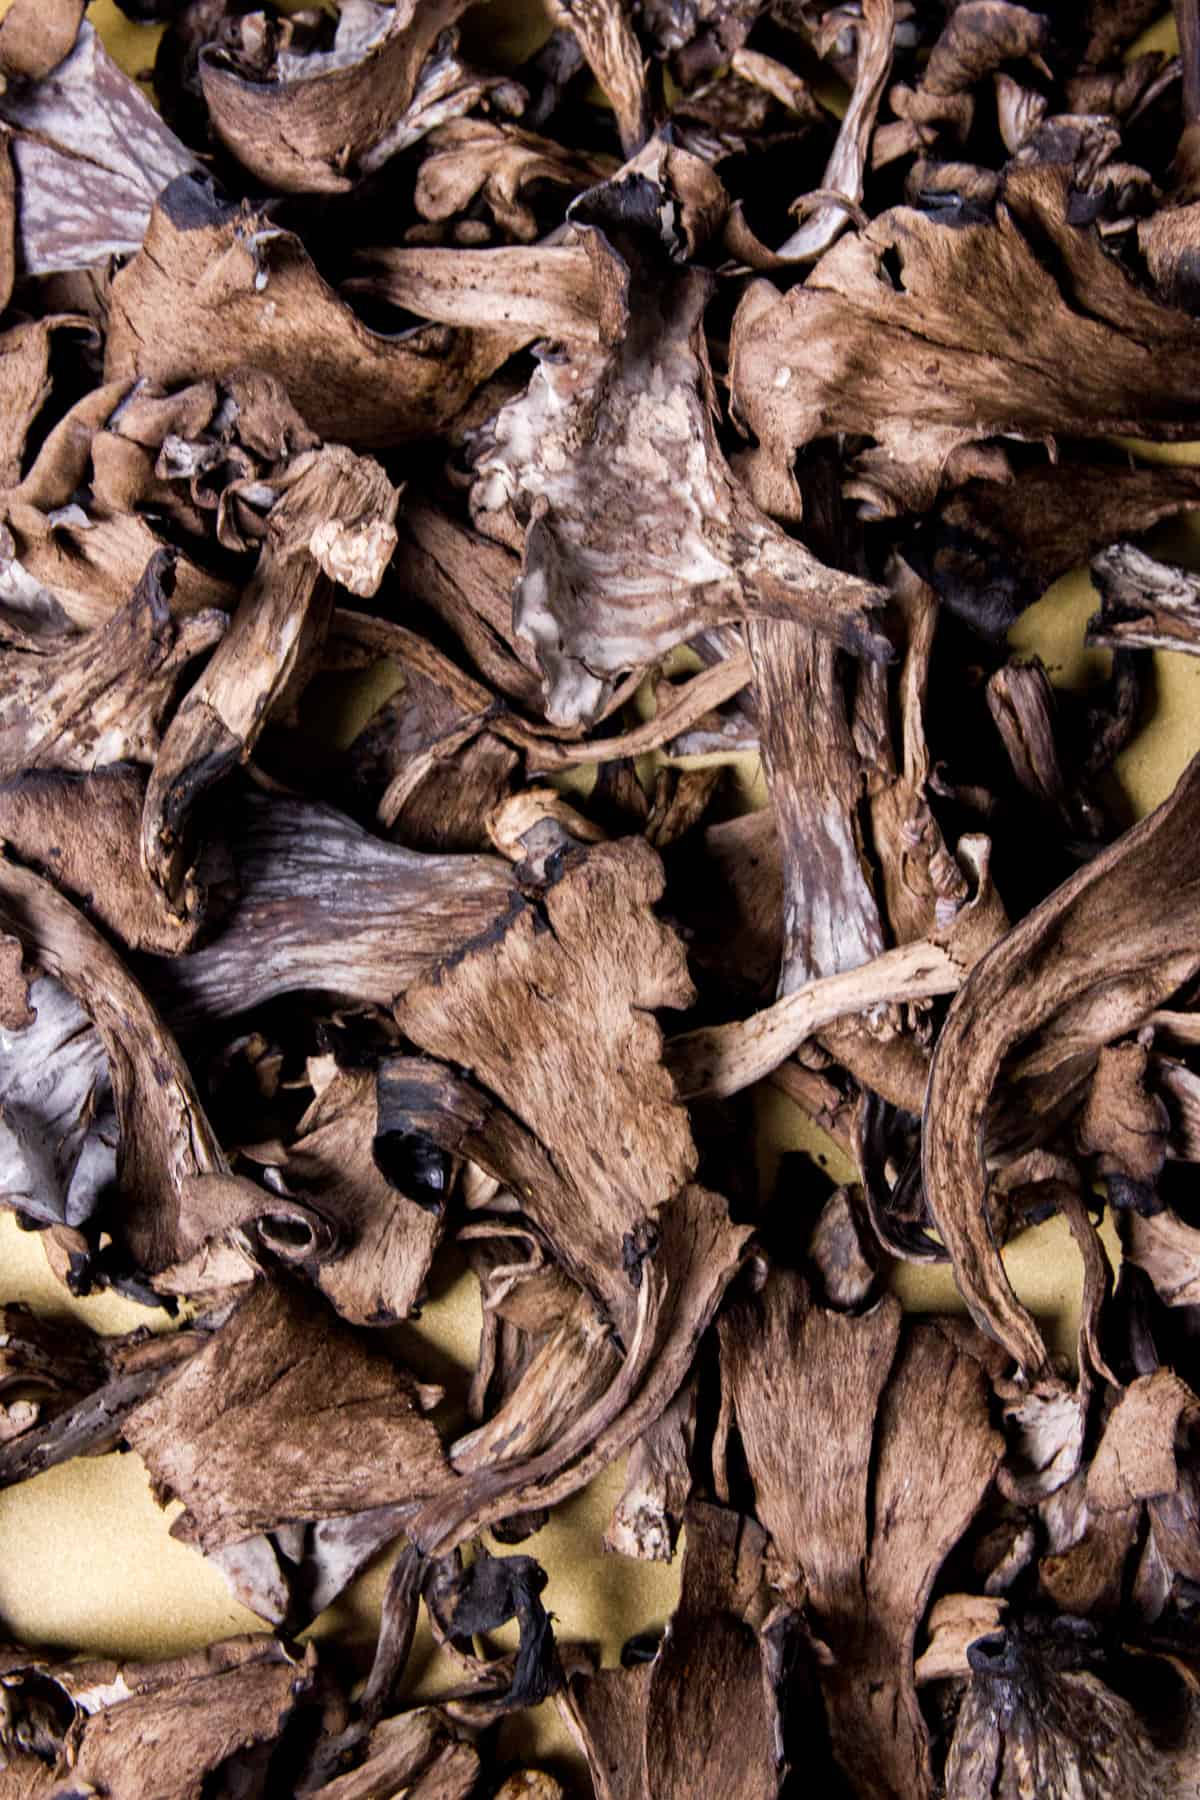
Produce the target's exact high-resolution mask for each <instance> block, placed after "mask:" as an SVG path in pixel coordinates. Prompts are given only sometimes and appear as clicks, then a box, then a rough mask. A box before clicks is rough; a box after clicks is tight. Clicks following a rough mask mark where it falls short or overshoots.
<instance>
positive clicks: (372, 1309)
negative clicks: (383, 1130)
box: [283, 1069, 444, 1325]
mask: <svg viewBox="0 0 1200 1800" xmlns="http://www.w3.org/2000/svg"><path fill="white" fill-rule="evenodd" d="M379 1135H380V1131H379V1109H378V1105H377V1101H376V1092H375V1082H374V1080H373V1078H372V1077H371V1075H370V1074H369V1073H368V1072H367V1071H366V1070H364V1069H339V1070H338V1071H337V1073H336V1074H335V1075H334V1076H333V1078H332V1080H330V1081H329V1082H328V1083H327V1085H326V1086H325V1087H323V1088H322V1089H321V1091H320V1093H319V1094H317V1096H316V1098H315V1099H314V1100H313V1103H312V1105H311V1106H310V1107H309V1108H308V1110H307V1112H306V1113H305V1115H304V1117H303V1118H302V1119H301V1121H300V1126H299V1130H298V1133H297V1136H296V1140H295V1142H294V1143H293V1144H291V1145H290V1146H289V1148H288V1153H287V1161H286V1162H285V1163H284V1165H283V1173H284V1176H285V1178H286V1180H287V1182H288V1184H289V1186H290V1188H291V1190H292V1191H293V1193H296V1194H298V1195H301V1196H303V1197H305V1198H306V1199H307V1200H309V1201H310V1202H311V1203H312V1204H313V1205H314V1206H315V1207H316V1208H317V1209H318V1211H319V1212H320V1213H321V1214H322V1216H323V1217H325V1218H327V1219H330V1220H332V1222H333V1223H334V1225H335V1226H336V1228H337V1234H338V1254H337V1256H336V1257H332V1258H331V1259H329V1260H328V1261H326V1262H322V1263H321V1264H320V1265H319V1266H318V1267H317V1269H316V1271H315V1274H316V1280H317V1284H318V1286H319V1287H320V1288H321V1289H322V1291H323V1293H324V1294H325V1295H326V1297H327V1298H328V1299H329V1300H330V1301H331V1302H332V1303H333V1305H334V1306H335V1307H336V1308H337V1310H338V1312H340V1313H341V1315H342V1317H343V1318H345V1319H349V1320H350V1321H351V1322H352V1323H353V1324H357V1325H388V1324H392V1323H394V1321H395V1320H397V1319H403V1318H407V1317H408V1315H409V1314H410V1313H411V1312H413V1310H414V1309H415V1307H416V1304H417V1301H418V1300H419V1298H420V1296H421V1292H422V1290H423V1288H424V1286H425V1281H426V1278H427V1276H428V1274H429V1268H430V1264H431V1263H432V1261H433V1257H434V1253H435V1251H436V1250H437V1247H438V1244H439V1243H440V1241H441V1237H442V1231H443V1225H444V1222H443V1219H442V1216H441V1212H440V1209H437V1208H435V1209H431V1208H430V1207H429V1206H428V1205H427V1204H425V1203H424V1201H420V1202H419V1201H417V1200H414V1199H411V1198H410V1197H409V1196H408V1195H407V1194H405V1193H403V1192H402V1191H401V1190H400V1188H399V1187H398V1186H397V1185H396V1184H395V1183H394V1182H393V1181H392V1180H390V1179H389V1177H388V1175H387V1174H386V1173H385V1172H384V1167H383V1166H382V1159H381V1156H380V1152H379V1149H378V1148H377V1144H378V1139H379Z"/></svg>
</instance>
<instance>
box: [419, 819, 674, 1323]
mask: <svg viewBox="0 0 1200 1800" xmlns="http://www.w3.org/2000/svg"><path fill="white" fill-rule="evenodd" d="M662 886H663V877H662V869H661V864H660V863H659V861H658V858H657V857H656V856H655V854H654V852H653V851H652V850H651V849H650V848H649V846H647V845H644V844H641V843H638V842H637V841H636V840H633V839H630V840H628V841H625V842H622V843H618V844H600V845H597V846H596V847H595V848H593V849H590V850H586V851H579V852H574V853H572V854H570V855H568V856H567V857H566V858H565V859H564V860H563V862H562V865H561V867H560V869H559V870H558V871H557V874H556V875H555V876H554V877H552V878H551V880H550V882H549V883H548V885H547V887H546V889H545V892H544V893H543V894H542V895H541V896H539V898H538V900H537V901H536V903H533V904H531V903H529V902H523V903H521V904H520V905H519V906H518V907H516V908H515V909H514V911H513V913H512V914H511V916H510V917H509V918H508V919H507V920H505V921H504V922H503V924H502V925H501V926H500V929H499V931H498V933H497V934H496V935H495V937H494V938H493V939H492V940H491V941H489V940H487V939H485V940H483V941H482V942H480V943H479V944H477V945H474V946H470V947H467V948H466V949H465V951H464V953H463V954H462V955H461V956H460V957H458V958H457V959H456V960H455V961H454V962H452V963H450V964H448V965H446V966H444V967H442V968H441V969H438V970H435V971H434V972H433V973H432V974H431V975H430V976H429V977H427V978H426V979H425V980H424V981H420V982H417V983H414V985H413V986H411V987H410V988H409V989H408V991H407V992H406V993H405V995H404V997H403V999H402V1000H401V1001H400V1003H399V1005H398V1007H397V1009H396V1017H397V1020H398V1022H399V1024H400V1027H401V1029H402V1030H403V1031H404V1033H405V1035H406V1036H407V1037H409V1038H411V1039H412V1041H413V1042H414V1043H416V1044H418V1045H420V1047H421V1048H422V1049H424V1050H427V1051H429V1052H430V1053H431V1054H432V1055H434V1056H438V1057H441V1058H443V1059H445V1060H447V1061H450V1062H454V1063H457V1064H460V1065H463V1066H465V1067H466V1068H468V1069H469V1070H470V1071H471V1073H472V1075H473V1077H474V1079H475V1080H476V1081H477V1082H478V1083H480V1084H481V1085H482V1086H483V1087H484V1088H486V1089H487V1090H488V1091H489V1092H490V1093H492V1094H494V1095H495V1096H496V1098H497V1099H498V1100H499V1102H500V1103H501V1104H502V1105H503V1106H504V1107H505V1108H506V1109H507V1110H508V1112H510V1113H511V1114H513V1115H515V1117H516V1118H517V1119H519V1120H520V1121H521V1124H522V1125H523V1127H524V1128H525V1129H526V1130H527V1131H528V1132H530V1133H531V1134H533V1136H534V1137H535V1139H536V1140H537V1141H538V1143H539V1144H540V1145H541V1146H544V1150H545V1153H546V1154H547V1156H548V1160H549V1163H550V1166H551V1168H552V1169H553V1171H554V1174H555V1176H556V1177H557V1179H556V1181H555V1183H554V1186H553V1187H551V1186H550V1185H549V1184H548V1183H547V1184H546V1185H544V1186H542V1187H540V1188H539V1187H534V1189H533V1191H532V1192H528V1193H526V1192H525V1190H524V1189H521V1190H520V1192H521V1199H522V1203H523V1205H524V1207H525V1210H526V1211H527V1212H528V1215H529V1217H530V1219H531V1220H532V1221H533V1222H534V1223H536V1224H537V1225H538V1226H539V1228H540V1229H541V1230H542V1231H543V1232H544V1233H545V1235H546V1237H547V1238H548V1239H549V1241H550V1243H551V1244H552V1245H553V1246H554V1250H555V1253H556V1255H557V1256H559V1257H560V1258H561V1259H562V1261H563V1262H564V1264H565V1266H566V1267H567V1268H568V1269H569V1270H570V1271H571V1272H572V1273H574V1274H575V1275H576V1277H577V1279H578V1280H580V1281H581V1282H582V1283H583V1284H584V1285H585V1286H586V1287H588V1288H589V1289H590V1290H591V1291H592V1292H593V1293H594V1294H595V1295H596V1297H597V1299H600V1300H601V1301H603V1303H604V1304H605V1305H606V1306H607V1307H608V1308H609V1309H610V1310H611V1312H612V1315H613V1317H614V1319H615V1320H616V1321H617V1322H618V1324H619V1325H620V1326H621V1328H622V1329H623V1330H625V1329H626V1328H627V1327H628V1325H629V1323H630V1322H631V1321H632V1318H633V1316H634V1313H635V1311H636V1308H637V1291H636V1286H635V1284H634V1282H633V1280H632V1277H631V1273H630V1271H632V1270H636V1267H637V1261H638V1257H639V1255H640V1254H641V1252H642V1251H643V1250H644V1248H645V1246H646V1245H648V1244H651V1243H652V1242H653V1233H654V1224H655V1216H656V1214H657V1212H658V1210H659V1208H660V1207H661V1206H662V1205H663V1204H664V1203H665V1202H667V1201H669V1200H670V1199H671V1198H672V1197H673V1196H674V1195H675V1194H676V1193H677V1192H678V1190H679V1189H680V1188H681V1187H682V1186H683V1185H684V1183H685V1182H686V1181H687V1180H688V1179H689V1177H690V1176H691V1175H692V1173H693V1172H694V1170H695V1167H696V1153H695V1149H694V1146H693V1143H692V1135H691V1132H690V1130H689V1128H688V1121H687V1115H686V1113H685V1112H684V1111H683V1109H682V1107H680V1106H679V1105H678V1104H677V1103H676V1101H675V1098H674V1094H673V1091H672V1086H671V1080H670V1077H669V1076H668V1074H667V1072H666V1070H665V1069H664V1068H663V1067H662V1062H661V1046H662V1036H661V1033H660V1031H659V1028H658V1026H657V1024H656V1023H655V1022H654V1019H653V1017H652V1016H651V1014H652V1011H653V1009H654V1008H657V1007H663V1006H674V1007H680V1006H686V1005H687V1004H688V1003H689V1001H690V1000H691V998H692V986H691V982H690V981H689V979H688V975H687V970H686V967H685V963H684V957H683V948H682V945H681V944H680V943H679V941H678V940H677V939H676V938H675V937H674V935H673V934H672V933H671V932H669V931H668V930H667V929H666V928H665V927H664V926H663V925H661V924H660V923H659V922H658V920H657V919H655V917H654V916H653V914H652V912H651V910H650V908H651V906H652V904H653V902H654V901H655V900H657V899H658V897H659V895H660V894H661V893H662ZM627 1341H628V1339H627Z"/></svg>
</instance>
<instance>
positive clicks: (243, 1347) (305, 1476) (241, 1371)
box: [122, 1279, 458, 1551]
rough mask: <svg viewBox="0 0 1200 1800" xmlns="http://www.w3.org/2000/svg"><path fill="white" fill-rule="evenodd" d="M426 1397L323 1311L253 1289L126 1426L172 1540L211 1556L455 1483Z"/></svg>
mask: <svg viewBox="0 0 1200 1800" xmlns="http://www.w3.org/2000/svg"><path fill="white" fill-rule="evenodd" d="M420 1403H421V1391H420V1389H419V1388H418V1387H417V1386H416V1384H415V1383H414V1382H413V1381H412V1380H411V1379H410V1378H409V1377H408V1376H407V1375H405V1374H404V1372H403V1371H402V1370H401V1369H399V1368H397V1367H396V1365H395V1364H394V1363H392V1362H391V1361H390V1360H389V1358H388V1357H387V1356H385V1355H383V1354H382V1353H381V1352H380V1351H378V1350H372V1349H371V1348H369V1347H368V1345H367V1344H365V1343H364V1341H363V1340H362V1339H361V1338H359V1337H357V1336H356V1335H355V1334H354V1333H353V1332H352V1331H351V1330H350V1328H349V1327H348V1326H346V1325H343V1324H342V1323H341V1322H340V1321H339V1320H337V1319H336V1318H335V1317H334V1316H333V1315H332V1314H331V1313H329V1312H328V1311H327V1310H326V1309H325V1307H324V1305H323V1303H322V1302H320V1301H318V1300H316V1299H314V1298H311V1297H309V1296H308V1295H307V1294H306V1293H305V1291H304V1290H303V1289H302V1288H300V1287H298V1286H297V1285H296V1284H295V1283H294V1282H292V1281H290V1280H286V1279H273V1280H263V1281H260V1282H258V1283H257V1284H256V1285H255V1286H254V1287H253V1288H252V1289H251V1291H250V1293H249V1295H248V1296H247V1298H246V1299H245V1300H243V1301H242V1302H241V1304H240V1305H239V1307H238V1308H237V1310H236V1312H235V1313H234V1314H233V1316H232V1318H231V1319H230V1320H229V1323H228V1324H227V1325H224V1326H222V1327H221V1329H220V1330H219V1331H217V1332H216V1333H214V1335H213V1337H212V1339H211V1341H210V1342H209V1343H208V1344H207V1345H206V1347H205V1348H204V1349H203V1350H202V1351H201V1352H200V1353H199V1354H198V1355H197V1356H194V1357H192V1358H191V1360H190V1361H189V1362H187V1363H185V1364H184V1366H183V1367H182V1368H181V1369H179V1370H177V1371H176V1372H175V1373H174V1374H173V1375H172V1376H170V1377H168V1379H167V1380H166V1381H164V1382H163V1383H162V1384H161V1385H160V1386H159V1388H158V1390H157V1391H156V1392H155V1393H154V1394H153V1395H152V1396H151V1397H150V1398H149V1399H148V1400H146V1401H144V1402H143V1403H142V1404H141V1405H140V1406H138V1407H136V1408H135V1409H134V1411H133V1412H132V1413H131V1414H130V1416H129V1417H128V1418H127V1419H126V1420H125V1421H124V1424H123V1426H122V1430H123V1433H124V1436H125V1438H126V1439H127V1441H128V1442H129V1443H130V1444H131V1445H132V1447H133V1448H134V1449H135V1450H136V1451H137V1452H138V1454H139V1456H140V1457H141V1458H142V1460H143V1462H144V1463H145V1464H146V1466H147V1468H148V1469H149V1470H150V1475H151V1478H152V1480H153V1482H154V1486H155V1491H156V1492H157V1494H158V1495H159V1497H160V1499H162V1500H163V1501H165V1500H166V1499H167V1498H168V1497H171V1498H176V1499H180V1500H182V1501H183V1502H184V1506H185V1509H186V1510H185V1511H184V1512H182V1513H181V1514H180V1516H179V1518H178V1519H176V1521H175V1523H174V1524H173V1525H172V1527H171V1530H172V1533H173V1535H174V1536H175V1537H179V1538H182V1539H183V1540H184V1542H186V1543H190V1544H195V1545H196V1546H197V1547H198V1548H200V1549H203V1550H205V1551H211V1550H220V1549H223V1548H224V1547H225V1546H227V1545H230V1544H236V1543H238V1542H239V1541H240V1540H242V1539H244V1538H248V1537H252V1536H254V1534H255V1533H257V1532H261V1531H272V1530H274V1529H276V1528H277V1527H278V1526H280V1525H283V1524H290V1523H296V1522H303V1521H307V1520H314V1519H329V1518H333V1517H336V1516H338V1515H342V1514H348V1513H355V1512H366V1511H368V1510H369V1509H370V1508H372V1507H378V1506H384V1505H389V1506H396V1505H399V1504H402V1503H403V1504H407V1503H409V1502H415V1501H418V1500H421V1499H427V1498H428V1497H429V1496H431V1495H434V1494H438V1493H445V1492H446V1491H447V1490H448V1489H450V1488H453V1487H454V1486H455V1485H456V1484H457V1479H458V1478H457V1477H456V1476H455V1474H454V1472H453V1470H452V1469H451V1468H450V1467H449V1465H448V1463H447V1462H446V1459H445V1456H444V1455H443V1452H442V1447H441V1443H440V1441H439V1439H438V1434H437V1431H436V1430H435V1429H434V1427H433V1426H432V1425H431V1424H430V1423H429V1422H428V1421H427V1420H426V1419H424V1418H422V1416H421V1410H420Z"/></svg>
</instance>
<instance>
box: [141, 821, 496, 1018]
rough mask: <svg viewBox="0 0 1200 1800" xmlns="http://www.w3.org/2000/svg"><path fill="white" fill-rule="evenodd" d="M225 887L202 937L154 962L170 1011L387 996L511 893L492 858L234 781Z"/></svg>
mask: <svg viewBox="0 0 1200 1800" xmlns="http://www.w3.org/2000/svg"><path fill="white" fill-rule="evenodd" d="M225 828H226V831H227V832H228V840H229V847H230V850H231V852H232V855H233V862H234V868H235V871H236V875H237V884H238V892H237V898H236V899H235V901H234V902H233V905H232V907H231V909H230V911H229V913H228V914H227V916H226V917H225V919H224V920H223V922H222V924H221V925H220V927H219V928H218V929H217V930H216V931H215V932H214V933H213V935H212V937H211V939H210V941H209V942H208V943H207V944H205V945H204V946H203V947H201V948H199V949H197V950H194V951H193V952H192V953H191V954H190V955H188V956H186V957H177V958H173V959H172V960H171V961H170V962H169V963H167V962H164V963H162V964H160V965H159V966H158V967H157V969H156V970H155V971H154V974H153V978H152V979H153V982H154V987H155V992H156V993H158V994H159V995H160V996H161V998H162V1003H163V1006H164V1010H165V1011H166V1012H167V1013H168V1015H169V1016H170V1017H171V1018H172V1019H174V1020H176V1021H179V1022H183V1021H195V1020H198V1019H200V1018H202V1017H204V1016H206V1015H207V1016H209V1017H216V1018H221V1017H227V1016H228V1015H229V1014H231V1013H237V1012H241V1011H243V1010H244V1009H245V1008H246V1007H249V1006H255V1005H258V1004H260V1003H261V1002H262V1001H264V1000H267V999H270V998H271V997H272V996H274V995H277V994H288V993H296V992H298V991H301V990H304V989H319V990H322V991H324V992H326V993H332V994H335V995H338V996H340V997H344V998H348V999H353V1000H367V1001H373V1002H375V1003H376V1004H377V1005H381V1006H386V1005H388V1004H390V1002H391V1001H392V1000H393V999H394V998H395V997H396V995H397V993H399V992H402V991H403V989H404V988H406V987H407V986H408V985H409V984H410V983H411V982H413V981H415V980H416V979H417V977H418V976H419V975H421V974H423V973H424V972H425V971H426V970H427V969H429V968H431V967H433V966H434V965H435V964H436V963H437V962H439V961H440V960H441V958H442V957H444V956H451V955H453V954H454V953H455V952H456V951H458V950H461V949H462V948H463V946H464V945H466V944H468V943H469V942H471V940H472V939H474V938H476V937H478V936H479V935H480V934H482V933H485V932H488V931H491V930H493V929H494V928H495V927H496V926H497V925H498V924H499V922H500V921H501V920H502V919H503V918H505V917H506V916H507V914H508V913H509V912H510V910H511V909H512V907H513V905H514V904H515V898H516V885H515V882H514V880H513V876H512V874H511V872H510V870H509V867H508V864H507V863H505V862H503V861H502V860H501V858H500V857H498V856H428V855H423V854H421V853H420V852H419V851H415V850H404V849H401V848H400V847H399V846H398V845H394V844H389V843H387V842H385V841H384V840H383V839H382V838H377V837H373V836H372V835H371V834H370V833H369V832H366V831H364V830H363V829H362V827H361V826H359V825H356V824H355V823H354V822H353V820H351V819H349V818H347V817H346V815H345V814H344V813H339V812H337V811H336V810H335V809H334V808H333V807H330V806H318V805H312V804H308V803H305V802H303V801H299V800H291V799H274V800H272V799H269V798H267V796H266V795H261V794H256V793H255V792H253V791H252V790H246V791H244V792H242V793H240V794H238V795H237V796H236V798H235V799H234V800H233V801H232V802H231V803H230V805H229V807H228V808H227V809H226V813H225Z"/></svg>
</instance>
